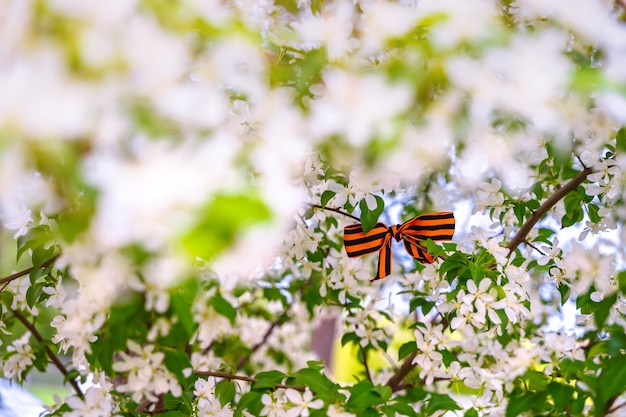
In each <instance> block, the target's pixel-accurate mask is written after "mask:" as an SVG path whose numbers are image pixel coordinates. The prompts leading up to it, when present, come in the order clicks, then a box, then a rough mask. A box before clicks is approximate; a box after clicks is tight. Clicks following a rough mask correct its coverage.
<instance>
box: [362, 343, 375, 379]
mask: <svg viewBox="0 0 626 417" xmlns="http://www.w3.org/2000/svg"><path fill="white" fill-rule="evenodd" d="M361 356H362V357H363V367H364V368H365V376H367V380H368V381H369V382H372V373H371V372H370V367H369V365H368V364H367V352H366V351H365V350H362V351H361ZM372 383H373V382H372Z"/></svg>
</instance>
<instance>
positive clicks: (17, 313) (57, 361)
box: [12, 310, 83, 398]
mask: <svg viewBox="0 0 626 417" xmlns="http://www.w3.org/2000/svg"><path fill="white" fill-rule="evenodd" d="M12 312H13V315H14V316H15V318H16V319H18V320H19V321H21V322H22V324H23V325H24V327H26V328H27V329H28V330H29V331H30V333H31V334H32V335H33V336H34V337H35V339H37V341H38V342H39V343H40V344H42V345H43V347H44V350H45V351H46V355H48V359H50V361H51V362H52V363H53V364H54V366H56V367H57V369H58V370H59V371H60V372H61V374H63V376H64V377H65V379H67V380H68V381H69V383H70V385H71V386H72V388H73V389H74V391H75V392H76V395H78V396H79V397H81V398H82V397H83V391H82V390H81V389H80V387H79V386H78V383H77V382H76V381H75V380H74V379H68V378H67V376H68V374H69V373H68V371H67V368H66V367H65V365H63V363H61V360H60V359H59V357H58V356H57V355H55V353H54V352H53V351H52V349H50V347H49V346H48V345H47V344H45V343H44V339H43V337H42V336H41V333H39V330H37V328H36V327H35V326H34V325H33V324H32V323H31V322H29V321H28V319H27V318H26V317H25V316H24V315H23V314H22V313H21V312H20V311H19V310H12Z"/></svg>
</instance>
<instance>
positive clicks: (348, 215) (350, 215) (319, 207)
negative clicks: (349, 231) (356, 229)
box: [304, 203, 361, 222]
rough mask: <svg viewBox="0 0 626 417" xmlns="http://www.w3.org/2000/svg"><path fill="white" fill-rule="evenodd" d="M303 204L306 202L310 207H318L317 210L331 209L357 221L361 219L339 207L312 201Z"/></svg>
mask: <svg viewBox="0 0 626 417" xmlns="http://www.w3.org/2000/svg"><path fill="white" fill-rule="evenodd" d="M304 204H306V205H307V206H309V207H311V208H314V209H318V210H328V211H333V212H335V213H339V214H342V215H344V216H347V217H350V218H351V219H354V220H356V221H357V222H360V221H361V219H359V218H358V217H356V216H353V215H352V214H350V213H346V212H345V211H343V210H339V209H337V208H334V207H324V206H322V205H320V204H313V203H304Z"/></svg>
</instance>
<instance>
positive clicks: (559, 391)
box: [548, 381, 575, 412]
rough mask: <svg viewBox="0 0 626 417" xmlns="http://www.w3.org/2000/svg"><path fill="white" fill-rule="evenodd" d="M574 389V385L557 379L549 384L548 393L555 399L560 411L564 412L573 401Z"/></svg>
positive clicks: (555, 404)
mask: <svg viewBox="0 0 626 417" xmlns="http://www.w3.org/2000/svg"><path fill="white" fill-rule="evenodd" d="M574 390H575V389H574V387H573V386H571V385H566V384H561V383H559V382H556V381H552V382H550V385H548V393H549V394H550V396H551V397H552V400H554V406H555V407H556V409H557V410H558V411H560V412H563V411H564V410H565V407H566V406H567V404H569V402H570V401H571V399H572V395H573V394H574Z"/></svg>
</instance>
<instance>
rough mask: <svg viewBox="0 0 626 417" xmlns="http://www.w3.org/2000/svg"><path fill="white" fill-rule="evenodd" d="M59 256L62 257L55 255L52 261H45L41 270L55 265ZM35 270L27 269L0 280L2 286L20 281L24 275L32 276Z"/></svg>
mask: <svg viewBox="0 0 626 417" xmlns="http://www.w3.org/2000/svg"><path fill="white" fill-rule="evenodd" d="M59 256H60V255H54V256H53V257H52V258H50V259H48V260H47V261H45V262H44V263H42V264H41V266H40V268H45V267H47V266H50V265H52V264H53V263H54V262H55V261H56V260H57V259H59ZM34 269H35V267H34V266H31V267H30V268H26V269H25V270H23V271H19V272H16V273H14V274H11V275H9V276H7V277H4V278H2V279H0V285H2V284H8V283H10V282H11V281H13V280H16V279H18V278H20V277H23V276H24V275H28V274H30V273H31V272H32V271H33V270H34ZM5 286H6V285H5ZM2 289H4V287H3V288H2ZM0 291H1V290H0Z"/></svg>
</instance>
